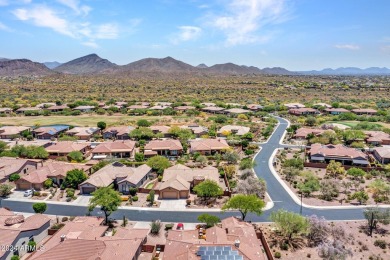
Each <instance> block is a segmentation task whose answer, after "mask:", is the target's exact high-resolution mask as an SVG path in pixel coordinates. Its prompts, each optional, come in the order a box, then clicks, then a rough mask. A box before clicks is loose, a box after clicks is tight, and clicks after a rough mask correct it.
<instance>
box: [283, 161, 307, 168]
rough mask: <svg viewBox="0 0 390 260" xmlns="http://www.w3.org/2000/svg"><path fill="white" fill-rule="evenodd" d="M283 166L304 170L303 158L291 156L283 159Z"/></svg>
mask: <svg viewBox="0 0 390 260" xmlns="http://www.w3.org/2000/svg"><path fill="white" fill-rule="evenodd" d="M283 167H294V168H297V169H299V170H303V160H302V159H301V158H291V159H287V160H284V161H283Z"/></svg>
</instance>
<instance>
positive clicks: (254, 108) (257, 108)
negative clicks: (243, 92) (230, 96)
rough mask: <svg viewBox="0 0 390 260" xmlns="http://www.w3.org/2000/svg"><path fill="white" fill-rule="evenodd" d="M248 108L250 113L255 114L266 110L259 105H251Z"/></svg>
mask: <svg viewBox="0 0 390 260" xmlns="http://www.w3.org/2000/svg"><path fill="white" fill-rule="evenodd" d="M246 107H247V108H248V109H249V110H250V111H254V112H256V111H260V110H262V109H263V108H264V107H263V106H261V105H258V104H249V105H247V106H246Z"/></svg>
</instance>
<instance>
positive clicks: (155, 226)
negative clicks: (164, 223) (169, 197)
mask: <svg viewBox="0 0 390 260" xmlns="http://www.w3.org/2000/svg"><path fill="white" fill-rule="evenodd" d="M160 230H161V222H160V221H159V220H155V221H153V222H152V223H150V233H152V234H153V235H158V233H160Z"/></svg>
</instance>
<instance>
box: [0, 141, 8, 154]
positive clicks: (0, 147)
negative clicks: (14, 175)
mask: <svg viewBox="0 0 390 260" xmlns="http://www.w3.org/2000/svg"><path fill="white" fill-rule="evenodd" d="M7 148H8V144H7V143H6V142H4V141H0V153H2V152H3V151H4V150H6V149H7Z"/></svg>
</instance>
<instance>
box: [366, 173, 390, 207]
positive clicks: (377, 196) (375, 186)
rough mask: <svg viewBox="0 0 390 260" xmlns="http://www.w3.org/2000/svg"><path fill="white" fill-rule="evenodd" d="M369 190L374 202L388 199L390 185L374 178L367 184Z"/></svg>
mask: <svg viewBox="0 0 390 260" xmlns="http://www.w3.org/2000/svg"><path fill="white" fill-rule="evenodd" d="M368 188H369V190H370V191H371V192H372V197H373V198H374V200H375V202H377V203H378V202H382V201H388V200H389V195H390V185H389V184H388V183H387V182H386V181H383V180H378V179H377V180H374V181H373V182H371V183H370V185H369V186H368Z"/></svg>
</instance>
